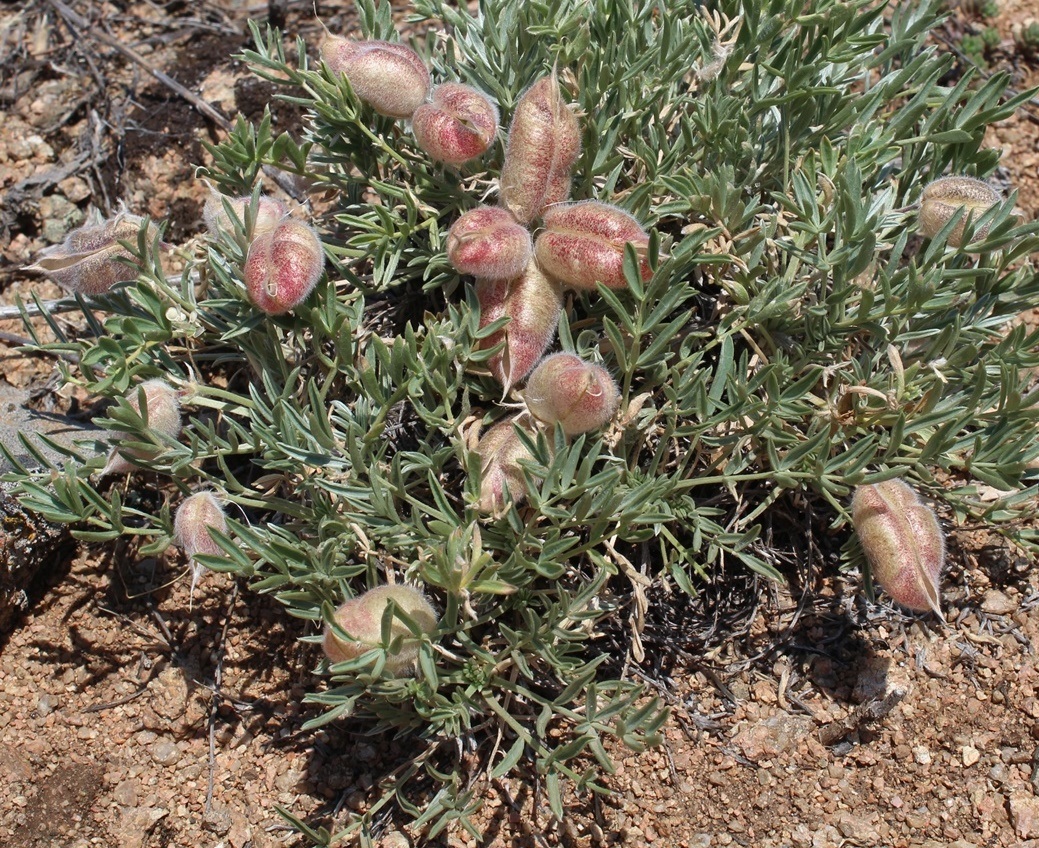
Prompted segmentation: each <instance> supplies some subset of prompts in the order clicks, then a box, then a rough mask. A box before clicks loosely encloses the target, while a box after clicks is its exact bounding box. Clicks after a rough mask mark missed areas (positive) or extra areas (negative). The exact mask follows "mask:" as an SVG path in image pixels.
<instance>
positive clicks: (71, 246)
mask: <svg viewBox="0 0 1039 848" xmlns="http://www.w3.org/2000/svg"><path fill="white" fill-rule="evenodd" d="M143 221H144V219H143V218H140V217H138V216H136V215H117V216H116V217H115V218H110V219H109V220H106V221H101V220H98V221H97V222H95V223H91V224H87V225H85V226H82V227H80V228H79V229H76V230H72V231H71V232H70V233H69V234H68V235H67V236H66V237H65V240H64V241H63V242H62V243H61V244H55V245H51V246H50V247H48V248H45V249H44V250H43V251H42V252H41V253H40V258H39V259H38V260H37V261H36V262H35V264H33V265H29V266H28V268H27V269H26V270H29V271H40V272H41V273H43V274H46V275H47V276H48V277H49V278H50V279H52V280H54V282H56V283H58V284H59V285H61V286H64V287H65V288H67V289H69V290H70V291H73V292H76V293H77V294H83V295H97V294H104V293H105V292H107V291H109V290H110V289H111V288H112V287H113V286H115V285H116V284H118V283H126V282H129V281H131V280H135V279H137V275H138V274H139V273H140V267H139V265H138V264H137V260H136V259H135V258H134V256H133V254H132V253H130V251H128V250H127V249H126V248H125V247H123V246H122V245H121V244H120V243H119V242H120V241H126V242H131V243H136V242H137V234H138V232H139V231H140V229H141V224H142V223H143ZM126 259H129V260H131V262H130V263H127V262H125V261H123V260H126Z"/></svg>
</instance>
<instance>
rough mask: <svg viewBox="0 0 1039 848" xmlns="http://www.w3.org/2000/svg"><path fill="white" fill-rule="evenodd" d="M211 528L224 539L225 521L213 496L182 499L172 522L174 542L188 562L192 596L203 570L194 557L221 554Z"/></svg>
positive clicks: (203, 495) (201, 494) (206, 494)
mask: <svg viewBox="0 0 1039 848" xmlns="http://www.w3.org/2000/svg"><path fill="white" fill-rule="evenodd" d="M210 528H212V529H213V530H216V531H218V532H220V533H223V534H224V535H225V536H226V535H227V519H226V518H225V517H224V508H223V507H222V506H221V505H220V501H218V500H217V499H216V496H215V495H213V493H212V492H198V493H196V494H194V495H191V496H190V497H188V498H185V499H184V501H183V502H182V503H181V505H180V507H179V508H178V509H177V514H176V516H175V517H174V519H173V538H174V540H175V541H176V543H177V544H178V545H180V546H181V548H183V549H184V553H185V554H187V556H188V560H189V561H190V562H191V589H190V592H191V595H190V597H192V598H193V597H194V594H195V585H196V584H197V583H198V578H199V576H200V575H201V574H202V569H203V568H204V566H203V565H201V564H200V563H199V562H196V560H195V557H196V556H197V555H198V554H208V555H210V556H220V555H221V554H222V553H223V551H222V550H221V549H220V546H219V545H218V544H217V543H216V540H215V539H214V538H213V536H212V535H211V534H210V532H209V530H210Z"/></svg>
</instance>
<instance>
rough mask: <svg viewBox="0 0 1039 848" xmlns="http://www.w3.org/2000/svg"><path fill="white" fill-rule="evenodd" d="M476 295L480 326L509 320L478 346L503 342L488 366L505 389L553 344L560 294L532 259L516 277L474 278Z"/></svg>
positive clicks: (560, 302)
mask: <svg viewBox="0 0 1039 848" xmlns="http://www.w3.org/2000/svg"><path fill="white" fill-rule="evenodd" d="M476 297H477V299H478V300H479V301H480V326H481V327H486V326H487V325H488V324H490V323H492V322H493V321H496V320H498V319H499V318H501V317H503V316H504V317H508V319H509V323H508V324H506V325H505V326H504V327H503V328H502V329H500V330H498V331H497V332H495V333H492V334H491V335H490V336H488V337H487V338H485V339H483V340H482V341H481V342H480V345H479V346H480V347H481V348H484V349H486V348H491V347H494V346H495V345H497V344H498V343H499V342H501V341H504V342H505V347H504V349H503V350H502V351H501V352H500V353H496V354H495V355H494V356H493V357H491V359H489V360H488V362H487V365H488V367H489V368H490V370H491V373H492V374H493V375H494V376H495V377H496V378H497V379H498V381H499V382H500V383H501V384H502V385H503V386H504V387H505V391H506V392H507V391H508V390H509V389H510V388H511V387H512V386H514V385H515V384H516V383H518V382H520V381H521V380H522V379H523V378H524V377H526V376H527V374H529V373H530V371H531V369H532V368H533V367H534V365H535V364H536V363H537V361H538V360H539V359H541V357H542V356H543V355H544V353H545V351H546V350H547V349H548V346H549V345H550V344H551V343H552V339H553V338H554V337H555V334H556V326H557V325H558V324H559V316H560V314H561V313H562V311H563V293H562V291H561V289H560V287H559V284H558V283H556V281H555V280H553V279H551V278H549V277H547V276H546V275H545V274H544V273H542V271H541V269H540V268H539V267H538V264H537V263H536V262H534V261H533V260H532V261H530V262H528V263H527V267H526V269H525V270H524V271H523V273H522V274H521V275H520V276H519V277H516V278H515V279H512V280H477V281H476Z"/></svg>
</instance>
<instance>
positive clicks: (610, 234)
mask: <svg viewBox="0 0 1039 848" xmlns="http://www.w3.org/2000/svg"><path fill="white" fill-rule="evenodd" d="M544 220H545V229H544V230H543V231H542V232H541V233H540V234H539V235H538V238H537V242H536V243H535V245H534V252H535V254H536V255H537V258H538V262H540V263H541V267H542V268H543V269H544V270H545V272H546V273H548V274H551V275H552V276H553V277H555V278H556V279H557V280H559V281H560V282H562V283H565V284H566V285H568V286H573V287H574V288H575V289H585V290H593V289H594V288H595V284H596V283H602V284H603V285H604V286H606V287H607V288H611V289H622V288H624V287H625V286H627V285H628V281H627V280H626V279H625V277H624V248H625V245H627V244H632V245H634V246H635V250H636V251H637V252H638V254H639V273H640V274H641V275H642V279H643V280H648V279H649V278H650V277H651V276H652V271H651V270H650V268H649V260H648V258H647V255H646V253H647V248H648V246H649V234H648V233H647V232H646V231H645V230H644V229H643V228H642V225H641V224H639V222H638V221H637V220H635V218H634V217H632V216H631V215H629V214H628V213H627V212H625V211H624V210H623V209H618V208H617V207H616V206H611V205H610V204H608V203H600V202H599V201H597V200H585V201H581V202H580V203H564V204H561V205H559V206H553V207H551V208H550V209H546V210H545V218H544Z"/></svg>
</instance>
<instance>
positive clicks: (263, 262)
mask: <svg viewBox="0 0 1039 848" xmlns="http://www.w3.org/2000/svg"><path fill="white" fill-rule="evenodd" d="M324 267H325V253H324V251H323V250H322V249H321V241H320V239H318V237H317V233H316V232H315V231H314V228H313V227H311V226H309V225H308V224H305V223H303V222H302V221H297V220H296V219H294V218H286V219H285V220H283V221H282V222H281V223H280V224H278V226H277V227H275V228H274V229H273V230H271V231H269V232H266V233H262V234H261V235H259V236H256V237H255V238H253V241H252V244H250V245H249V255H248V256H247V257H246V260H245V269H244V271H243V274H242V278H243V280H244V282H245V291H246V293H247V294H248V295H249V300H251V301H252V302H253V304H254V305H255V306H256V307H257V308H258V309H262V310H263V311H264V312H266V313H267V314H268V315H282V314H284V313H286V312H288V311H289V310H290V309H294V308H295V307H297V306H299V305H300V304H301V303H302V302H303V301H304V300H306V299H307V296H308V295H309V294H310V293H311V292H312V291H313V290H314V286H315V285H317V281H318V280H319V279H321V272H322V270H324Z"/></svg>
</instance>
